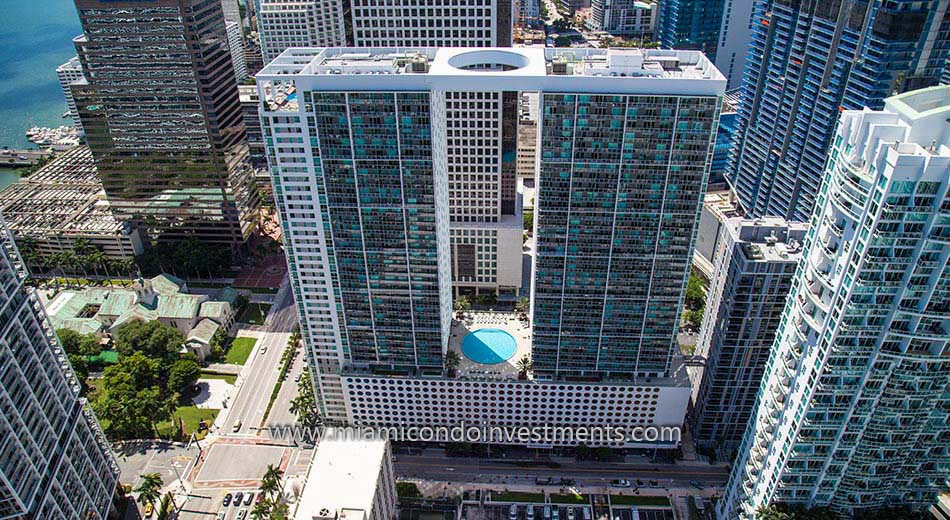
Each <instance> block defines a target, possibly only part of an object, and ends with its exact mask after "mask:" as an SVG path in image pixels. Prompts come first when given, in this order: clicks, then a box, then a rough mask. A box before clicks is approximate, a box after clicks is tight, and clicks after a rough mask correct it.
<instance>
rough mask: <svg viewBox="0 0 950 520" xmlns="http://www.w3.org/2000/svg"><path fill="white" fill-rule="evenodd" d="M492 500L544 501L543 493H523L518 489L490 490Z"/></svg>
mask: <svg viewBox="0 0 950 520" xmlns="http://www.w3.org/2000/svg"><path fill="white" fill-rule="evenodd" d="M491 499H492V502H528V503H537V504H543V503H544V494H543V493H523V492H519V491H503V492H494V491H493V492H492V494H491Z"/></svg>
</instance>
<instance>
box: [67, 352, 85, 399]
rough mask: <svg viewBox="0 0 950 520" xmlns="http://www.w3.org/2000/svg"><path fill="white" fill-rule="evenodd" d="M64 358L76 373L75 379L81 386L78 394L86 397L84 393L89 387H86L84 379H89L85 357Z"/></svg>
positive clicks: (70, 356) (71, 355) (72, 355)
mask: <svg viewBox="0 0 950 520" xmlns="http://www.w3.org/2000/svg"><path fill="white" fill-rule="evenodd" d="M66 357H68V358H69V364H70V365H72V367H73V372H75V373H76V379H79V384H80V386H82V388H81V390H80V391H79V394H80V395H86V392H88V391H89V386H88V385H86V379H88V378H89V362H88V361H86V356H83V355H80V354H66Z"/></svg>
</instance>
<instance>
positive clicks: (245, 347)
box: [224, 338, 257, 365]
mask: <svg viewBox="0 0 950 520" xmlns="http://www.w3.org/2000/svg"><path fill="white" fill-rule="evenodd" d="M255 343H257V338H234V341H232V342H231V348H230V349H229V350H228V353H227V354H226V355H225V356H224V362H225V363H228V364H229V365H243V364H244V363H245V362H246V361H247V357H248V356H250V355H251V350H252V349H253V348H254V344H255Z"/></svg>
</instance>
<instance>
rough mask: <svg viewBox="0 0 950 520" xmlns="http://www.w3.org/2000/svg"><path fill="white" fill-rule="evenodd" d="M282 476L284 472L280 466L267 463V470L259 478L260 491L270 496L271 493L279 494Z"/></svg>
mask: <svg viewBox="0 0 950 520" xmlns="http://www.w3.org/2000/svg"><path fill="white" fill-rule="evenodd" d="M283 476H284V472H283V471H281V470H280V468H278V467H275V466H274V465H273V464H268V465H267V471H265V472H264V476H263V477H262V478H261V488H260V489H261V493H264V496H265V497H270V496H271V495H277V496H278V497H279V496H280V490H281V488H282V487H283V486H281V477H283Z"/></svg>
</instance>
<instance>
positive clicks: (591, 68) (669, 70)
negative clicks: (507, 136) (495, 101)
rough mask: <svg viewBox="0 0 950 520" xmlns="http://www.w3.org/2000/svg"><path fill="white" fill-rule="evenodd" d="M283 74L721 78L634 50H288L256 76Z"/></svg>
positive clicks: (658, 53) (687, 57) (690, 54)
mask: <svg viewBox="0 0 950 520" xmlns="http://www.w3.org/2000/svg"><path fill="white" fill-rule="evenodd" d="M287 74H302V75H319V74H327V75H333V74H343V75H360V74H363V75H366V74H369V75H392V74H429V75H433V76H435V75H439V76H442V75H455V76H478V75H482V74H492V75H506V76H592V77H612V78H627V77H629V78H684V79H709V80H716V79H723V76H722V74H720V73H719V71H718V70H717V69H716V68H715V66H713V65H712V63H711V62H710V61H709V60H708V59H707V58H706V57H705V55H703V53H702V52H699V51H684V50H659V49H635V48H623V49H586V48H585V49H541V48H533V47H512V48H508V47H505V48H481V49H472V48H469V47H454V48H431V47H429V48H395V47H393V48H346V47H339V48H290V49H287V50H286V51H284V52H283V53H282V54H281V55H280V56H278V57H277V58H276V59H274V61H272V62H271V63H270V64H268V65H267V66H266V67H265V68H264V69H263V70H262V71H261V72H260V75H262V76H270V75H287Z"/></svg>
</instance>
